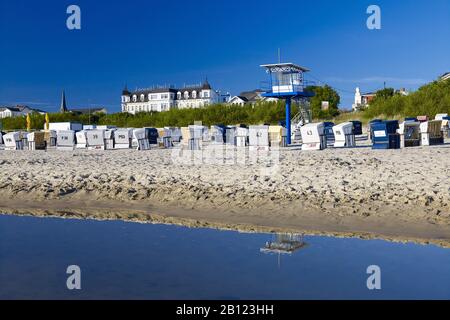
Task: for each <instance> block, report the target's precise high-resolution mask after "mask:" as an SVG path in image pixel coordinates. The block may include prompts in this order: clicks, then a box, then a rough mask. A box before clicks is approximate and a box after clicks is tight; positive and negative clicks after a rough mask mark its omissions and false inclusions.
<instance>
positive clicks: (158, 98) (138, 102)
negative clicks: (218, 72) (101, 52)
mask: <svg viewBox="0 0 450 320" xmlns="http://www.w3.org/2000/svg"><path fill="white" fill-rule="evenodd" d="M228 99H229V94H224V95H222V94H220V92H219V91H214V90H213V89H212V87H211V85H210V84H209V83H208V81H207V80H206V81H205V82H203V84H199V85H194V86H185V87H184V88H180V89H177V88H174V87H159V88H152V89H141V90H135V91H133V92H130V91H129V90H128V88H126V87H125V89H124V90H123V91H122V112H128V113H132V114H135V113H137V112H150V111H158V112H161V111H168V110H170V109H172V108H177V109H185V108H201V107H204V106H207V105H210V104H214V103H223V102H224V101H227V100H228Z"/></svg>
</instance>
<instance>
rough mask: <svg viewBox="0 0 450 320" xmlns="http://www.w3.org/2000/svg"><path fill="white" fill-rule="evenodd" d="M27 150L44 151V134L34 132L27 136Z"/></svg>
mask: <svg viewBox="0 0 450 320" xmlns="http://www.w3.org/2000/svg"><path fill="white" fill-rule="evenodd" d="M27 139H28V150H45V147H46V143H45V132H42V131H36V132H30V133H28V134H27Z"/></svg>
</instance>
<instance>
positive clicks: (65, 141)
mask: <svg viewBox="0 0 450 320" xmlns="http://www.w3.org/2000/svg"><path fill="white" fill-rule="evenodd" d="M56 134H57V138H56V149H58V150H74V149H75V145H76V141H75V131H74V130H59V131H57V133H56Z"/></svg>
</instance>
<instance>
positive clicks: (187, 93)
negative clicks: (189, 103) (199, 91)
mask: <svg viewBox="0 0 450 320" xmlns="http://www.w3.org/2000/svg"><path fill="white" fill-rule="evenodd" d="M184 98H185V99H189V92H187V91H185V92H184Z"/></svg>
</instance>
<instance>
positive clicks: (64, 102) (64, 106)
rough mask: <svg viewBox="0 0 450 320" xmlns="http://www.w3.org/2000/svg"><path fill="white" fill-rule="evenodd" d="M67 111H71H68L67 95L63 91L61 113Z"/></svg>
mask: <svg viewBox="0 0 450 320" xmlns="http://www.w3.org/2000/svg"><path fill="white" fill-rule="evenodd" d="M67 111H69V110H67V103H66V93H65V92H64V90H63V92H62V96H61V105H60V107H59V112H61V113H64V112H67Z"/></svg>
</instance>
